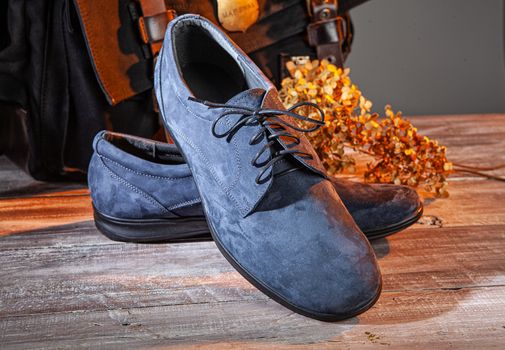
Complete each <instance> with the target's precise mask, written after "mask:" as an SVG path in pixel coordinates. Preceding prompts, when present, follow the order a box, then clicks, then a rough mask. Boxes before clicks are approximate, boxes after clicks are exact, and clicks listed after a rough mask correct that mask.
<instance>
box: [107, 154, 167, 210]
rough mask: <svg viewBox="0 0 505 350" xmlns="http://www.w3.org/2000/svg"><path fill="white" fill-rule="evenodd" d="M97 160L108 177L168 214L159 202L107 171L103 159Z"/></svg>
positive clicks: (109, 170)
mask: <svg viewBox="0 0 505 350" xmlns="http://www.w3.org/2000/svg"><path fill="white" fill-rule="evenodd" d="M99 159H100V164H101V165H102V167H103V168H104V169H105V170H106V171H107V172H108V173H109V175H110V176H111V177H112V178H114V179H116V180H117V181H119V183H120V184H122V185H124V186H126V187H127V188H129V189H130V190H132V191H133V192H135V193H137V194H139V195H141V196H142V197H144V198H145V199H147V200H148V201H149V202H151V204H154V205H155V206H158V207H159V208H160V209H162V210H163V211H164V212H166V213H168V212H170V210H169V209H167V208H165V206H164V205H163V204H161V203H160V202H158V201H157V200H156V199H154V198H153V197H152V196H150V195H148V194H147V193H145V192H144V191H142V190H141V189H140V188H138V187H136V186H134V185H132V184H131V183H129V182H128V181H126V180H125V179H123V178H122V177H121V176H119V175H117V174H116V173H114V172H113V171H112V170H111V169H109V167H107V165H106V164H105V162H104V161H103V159H102V158H101V157H99Z"/></svg>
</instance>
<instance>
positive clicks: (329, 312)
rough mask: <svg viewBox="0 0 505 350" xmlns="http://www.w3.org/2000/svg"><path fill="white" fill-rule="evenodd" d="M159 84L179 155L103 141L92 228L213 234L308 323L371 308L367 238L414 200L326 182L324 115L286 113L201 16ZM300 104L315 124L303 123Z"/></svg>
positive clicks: (247, 273) (376, 283) (183, 28)
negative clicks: (312, 137)
mask: <svg viewBox="0 0 505 350" xmlns="http://www.w3.org/2000/svg"><path fill="white" fill-rule="evenodd" d="M154 79H155V90H156V96H157V99H158V102H159V106H160V111H161V114H162V117H163V121H164V124H165V127H166V129H167V131H168V132H169V133H170V135H171V137H172V139H173V140H174V142H175V144H176V146H175V145H169V144H164V143H159V142H155V141H151V140H146V139H142V138H138V137H133V136H128V135H122V134H118V133H112V132H106V131H103V132H100V133H99V134H98V135H97V136H96V138H95V140H94V143H93V147H94V151H95V152H94V154H93V157H92V160H91V163H90V166H89V173H88V181H89V187H90V191H91V197H92V201H93V206H94V211H95V222H96V225H97V227H98V229H99V230H100V231H101V232H102V233H104V234H105V235H106V236H108V237H110V238H112V239H115V240H120V241H127V242H166V241H175V240H181V239H194V238H197V239H201V238H206V237H210V236H209V235H211V237H212V239H213V240H214V242H215V243H216V245H217V247H218V248H219V249H220V251H221V252H222V254H223V255H224V256H225V257H226V259H228V261H229V262H230V263H231V264H232V265H233V266H234V267H235V268H236V269H237V271H238V272H239V273H241V274H242V275H243V276H244V277H245V278H246V279H247V280H248V281H249V282H251V283H252V284H253V285H254V286H256V287H257V288H258V289H259V290H261V291H262V292H263V293H265V294H266V295H268V296H270V297H271V298H272V299H274V300H276V301H277V302H279V303H280V304H282V305H284V306H285V307H287V308H289V309H291V310H293V311H295V312H298V313H300V314H303V315H306V316H308V317H312V318H315V319H319V320H324V321H337V320H342V319H345V318H348V317H352V316H355V315H357V314H359V313H361V312H363V311H365V310H367V309H368V308H370V307H371V306H372V305H373V304H374V303H375V301H376V300H377V299H378V297H379V295H380V291H381V285H382V279H381V274H380V270H379V267H378V264H377V260H376V258H375V255H374V252H373V250H372V248H371V246H370V244H369V241H368V239H367V236H368V238H370V239H373V238H379V237H383V236H386V235H388V234H391V233H393V232H396V231H398V230H401V229H403V228H405V227H407V226H409V225H411V224H412V223H414V222H415V221H417V219H418V218H419V216H420V215H421V212H422V205H421V202H420V200H419V197H418V196H417V194H416V193H415V191H413V190H411V189H409V188H407V187H403V186H392V185H364V184H358V183H354V182H348V181H343V180H338V179H336V178H332V177H327V175H326V173H325V171H324V169H323V167H322V165H321V163H320V161H319V159H318V157H317V155H316V153H315V151H314V150H313V148H312V147H311V146H310V144H309V142H308V141H307V139H306V138H305V136H304V135H303V133H304V132H309V131H315V130H317V129H318V128H319V127H320V126H321V125H324V114H323V113H322V112H321V111H320V110H319V108H318V107H317V106H316V105H314V104H311V103H302V104H300V105H298V106H294V107H292V108H290V109H288V110H286V109H285V108H284V107H283V105H282V103H281V102H280V100H279V98H278V95H277V90H276V89H275V87H274V86H273V85H272V84H271V82H270V81H269V80H268V79H267V78H266V77H265V76H264V75H263V74H262V72H261V71H260V69H259V68H258V67H257V66H256V65H255V64H254V63H253V62H252V61H251V60H250V59H249V58H248V57H247V56H246V55H245V54H244V53H243V52H242V51H241V50H240V49H239V48H238V47H237V46H236V45H235V44H234V43H233V42H232V41H231V40H230V39H229V38H228V37H227V36H226V34H224V33H223V32H222V31H221V30H220V29H218V28H217V27H216V26H214V25H213V24H212V23H211V22H209V21H207V20H205V19H204V18H202V17H200V16H197V15H185V16H181V17H178V18H176V19H175V20H174V21H172V22H171V23H170V25H169V27H168V29H167V32H166V35H165V40H164V43H163V49H162V51H161V52H160V55H159V58H158V61H157V65H156V69H155V74H154ZM302 106H305V107H306V108H314V109H315V110H316V111H317V112H318V115H319V116H320V118H317V119H311V118H308V117H304V116H302V115H300V114H298V113H297V112H296V111H297V109H298V107H302ZM293 119H301V120H305V121H307V122H308V123H309V124H311V125H313V127H310V128H308V129H302V128H300V127H298V126H296V124H295V123H294V121H293ZM362 232H365V234H366V235H367V236H365V235H364V234H363V233H362Z"/></svg>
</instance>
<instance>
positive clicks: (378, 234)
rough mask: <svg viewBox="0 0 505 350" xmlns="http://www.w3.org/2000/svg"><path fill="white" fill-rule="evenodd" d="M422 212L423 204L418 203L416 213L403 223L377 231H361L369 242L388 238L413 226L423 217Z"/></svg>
mask: <svg viewBox="0 0 505 350" xmlns="http://www.w3.org/2000/svg"><path fill="white" fill-rule="evenodd" d="M423 211H424V207H423V204H422V203H419V207H418V208H417V211H415V212H414V214H413V215H412V216H411V217H409V218H407V219H405V220H403V221H400V222H398V223H396V224H394V225H390V226H387V227H382V228H380V229H377V230H369V231H366V232H365V231H363V233H364V234H365V236H366V237H367V238H368V240H370V241H373V240H376V239H380V238H384V237H387V236H390V235H392V234H394V233H397V232H400V231H403V230H405V229H406V228H407V227H410V226H412V225H413V224H415V223H416V222H417V221H418V220H419V219H420V218H421V217H422V216H423Z"/></svg>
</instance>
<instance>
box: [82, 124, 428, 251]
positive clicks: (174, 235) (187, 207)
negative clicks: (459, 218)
mask: <svg viewBox="0 0 505 350" xmlns="http://www.w3.org/2000/svg"><path fill="white" fill-rule="evenodd" d="M93 146H94V151H95V152H94V154H93V158H92V161H91V164H90V167H89V171H88V178H89V181H88V182H89V188H90V192H91V198H92V200H93V206H94V215H95V222H96V226H97V228H98V229H99V230H100V231H101V232H102V233H103V234H104V235H106V236H107V237H109V238H111V239H114V240H118V241H123V242H151V243H155V242H169V241H179V240H203V239H207V240H208V239H212V238H211V236H210V233H209V229H208V226H207V223H206V221H205V217H204V215H203V211H202V207H201V204H200V202H201V201H200V197H199V195H198V190H197V189H196V186H195V184H194V182H193V179H192V178H191V173H190V171H189V168H188V167H187V165H186V164H185V161H184V158H183V157H182V155H181V154H180V153H179V151H178V150H177V148H176V147H175V146H174V145H170V144H166V143H160V142H156V141H152V140H148V139H143V138H140V137H136V136H130V135H125V134H119V133H113V132H107V131H102V132H100V133H98V134H97V136H96V137H95V141H94V143H93ZM105 179H108V181H110V182H107V186H103V183H104V181H105ZM190 179H191V180H190ZM160 180H163V185H162V186H160ZM329 180H330V181H331V182H332V184H333V187H334V188H335V190H336V191H337V193H338V195H339V196H340V199H341V200H342V202H343V203H344V205H345V206H346V208H347V210H348V211H349V213H350V214H351V216H352V217H353V219H354V221H355V222H356V224H357V225H358V227H360V228H361V230H362V231H363V233H364V234H365V235H366V236H367V238H368V239H369V240H372V239H376V238H379V237H384V236H387V235H390V234H392V233H394V232H397V231H398V230H401V229H403V228H406V227H408V226H410V225H411V224H413V223H414V222H416V221H417V220H418V219H419V217H420V215H422V203H421V201H420V199H419V196H418V195H417V193H416V191H414V190H413V189H411V188H409V187H406V186H395V185H387V184H371V185H368V184H362V183H359V182H352V181H346V180H342V179H337V178H336V177H330V178H329ZM112 183H115V185H117V186H112ZM118 187H119V188H118ZM153 188H154V191H152V189H153ZM133 189H134V190H133ZM119 192H121V193H119ZM129 192H134V193H133V195H132V194H129ZM138 193H143V196H138ZM130 198H131V200H132V202H131V203H129V199H130ZM153 202H154V203H158V204H156V205H154V206H153V205H152V203H153ZM119 206H121V207H122V208H123V209H122V210H121V211H119ZM161 208H162V209H161ZM169 208H170V209H169ZM160 209H161V211H160Z"/></svg>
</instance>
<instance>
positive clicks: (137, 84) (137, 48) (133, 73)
mask: <svg viewBox="0 0 505 350" xmlns="http://www.w3.org/2000/svg"><path fill="white" fill-rule="evenodd" d="M74 2H75V4H76V7H77V10H78V12H79V14H80V16H79V17H80V20H81V25H82V29H83V32H84V35H85V39H86V43H87V46H88V51H89V54H90V57H91V61H92V64H93V67H94V69H95V73H96V76H97V79H98V81H99V83H100V86H101V87H102V90H103V92H104V93H105V95H106V97H107V100H108V101H109V103H110V104H111V105H115V104H118V103H119V102H121V101H124V100H125V99H128V98H130V97H133V96H135V95H137V94H139V93H141V92H144V91H146V90H148V89H150V88H152V86H153V84H152V81H151V78H150V77H151V74H152V60H150V59H149V58H146V57H145V51H144V50H143V49H142V46H141V45H140V44H139V40H140V39H139V34H138V29H137V27H136V23H135V21H133V20H132V17H131V14H130V10H129V8H128V5H129V4H131V1H125V0H106V1H104V0H74Z"/></svg>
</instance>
